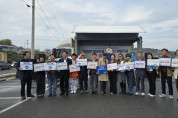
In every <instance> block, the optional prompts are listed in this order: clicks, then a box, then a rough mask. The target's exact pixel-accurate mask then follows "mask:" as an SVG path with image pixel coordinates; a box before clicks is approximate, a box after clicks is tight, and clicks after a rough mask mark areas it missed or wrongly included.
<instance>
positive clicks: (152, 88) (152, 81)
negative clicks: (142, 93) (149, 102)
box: [146, 53, 158, 97]
mask: <svg viewBox="0 0 178 118" xmlns="http://www.w3.org/2000/svg"><path fill="white" fill-rule="evenodd" d="M147 59H153V55H152V54H151V53H147ZM146 69H147V71H146V72H147V77H148V81H149V93H148V95H149V96H150V97H155V92H156V75H157V72H156V71H157V70H158V67H156V68H152V67H146Z"/></svg>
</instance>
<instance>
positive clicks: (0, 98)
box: [0, 97, 21, 100]
mask: <svg viewBox="0 0 178 118" xmlns="http://www.w3.org/2000/svg"><path fill="white" fill-rule="evenodd" d="M12 99H21V97H0V100H12Z"/></svg>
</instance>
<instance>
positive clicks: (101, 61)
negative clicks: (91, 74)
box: [98, 53, 109, 94]
mask: <svg viewBox="0 0 178 118" xmlns="http://www.w3.org/2000/svg"><path fill="white" fill-rule="evenodd" d="M107 64H108V60H107V59H106V53H103V54H102V58H101V59H99V60H98V66H104V65H107ZM98 80H99V81H100V87H101V94H105V93H106V84H107V81H109V79H108V73H103V74H99V75H98Z"/></svg>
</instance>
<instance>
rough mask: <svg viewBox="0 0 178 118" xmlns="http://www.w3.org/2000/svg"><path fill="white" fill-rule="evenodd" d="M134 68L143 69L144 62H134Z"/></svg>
mask: <svg viewBox="0 0 178 118" xmlns="http://www.w3.org/2000/svg"><path fill="white" fill-rule="evenodd" d="M135 68H145V61H135Z"/></svg>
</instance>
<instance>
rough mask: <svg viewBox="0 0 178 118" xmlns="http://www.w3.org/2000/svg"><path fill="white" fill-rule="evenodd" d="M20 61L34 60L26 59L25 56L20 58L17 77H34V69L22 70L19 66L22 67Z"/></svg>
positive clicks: (21, 78)
mask: <svg viewBox="0 0 178 118" xmlns="http://www.w3.org/2000/svg"><path fill="white" fill-rule="evenodd" d="M20 62H32V61H31V60H30V59H28V60H25V59H24V58H23V59H20V60H19V61H18V62H17V66H16V70H17V72H16V78H18V79H20V80H23V79H24V78H25V77H27V76H28V77H29V78H32V74H33V71H32V70H22V71H20V70H19V68H20Z"/></svg>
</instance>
